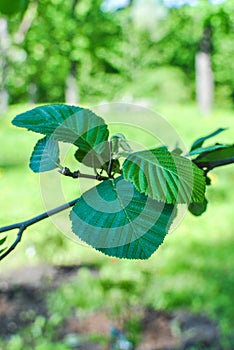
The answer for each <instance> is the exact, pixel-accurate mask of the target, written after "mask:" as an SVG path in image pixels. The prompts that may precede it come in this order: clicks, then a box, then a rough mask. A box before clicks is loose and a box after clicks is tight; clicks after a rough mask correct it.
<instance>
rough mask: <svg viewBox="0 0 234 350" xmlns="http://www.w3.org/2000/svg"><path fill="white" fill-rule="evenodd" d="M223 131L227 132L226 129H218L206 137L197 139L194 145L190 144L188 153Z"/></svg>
mask: <svg viewBox="0 0 234 350" xmlns="http://www.w3.org/2000/svg"><path fill="white" fill-rule="evenodd" d="M225 130H227V128H219V129H217V130H216V131H214V132H212V133H211V134H209V135H207V136H203V137H200V138H199V139H197V140H196V141H194V143H193V144H192V147H191V150H190V152H191V151H193V150H194V149H196V148H200V147H201V146H202V145H203V143H204V141H206V140H208V139H210V138H211V137H214V136H216V135H218V134H220V133H221V132H223V131H225Z"/></svg>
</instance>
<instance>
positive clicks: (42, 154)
mask: <svg viewBox="0 0 234 350" xmlns="http://www.w3.org/2000/svg"><path fill="white" fill-rule="evenodd" d="M29 166H30V168H31V169H32V170H33V171H34V172H35V173H40V172H43V171H48V170H52V169H55V168H57V167H58V166H59V146H58V141H55V140H53V139H52V138H50V137H49V138H48V137H44V138H43V139H41V140H39V141H38V142H37V143H36V145H35V147H34V150H33V152H32V155H31V158H30V164H29Z"/></svg>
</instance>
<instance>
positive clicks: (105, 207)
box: [0, 104, 234, 259]
mask: <svg viewBox="0 0 234 350" xmlns="http://www.w3.org/2000/svg"><path fill="white" fill-rule="evenodd" d="M12 123H13V124H14V125H16V126H18V127H23V128H26V129H28V130H31V131H34V132H37V133H40V134H43V135H44V136H43V138H42V139H40V140H39V141H38V142H37V143H36V145H35V147H34V150H33V152H32V155H31V159H30V168H31V169H32V170H33V171H34V172H37V173H38V172H44V171H49V170H52V169H56V168H58V170H59V172H61V173H62V174H64V175H67V176H71V177H75V178H76V177H77V178H78V177H81V176H83V177H88V178H93V179H96V180H99V181H101V183H100V184H98V185H96V186H94V187H93V188H91V189H90V190H89V191H87V192H85V193H83V194H82V196H81V197H80V198H79V199H78V200H77V201H76V204H75V206H74V207H73V209H72V210H71V213H70V220H71V222H72V230H73V232H74V233H75V234H76V235H77V236H78V237H79V238H80V239H81V240H83V241H85V242H86V243H88V244H89V245H91V246H92V247H94V248H95V249H97V250H99V251H101V252H103V253H105V254H107V255H110V256H116V257H118V258H128V259H147V258H149V256H151V254H152V253H153V252H154V251H155V250H156V249H157V248H158V247H159V245H160V244H161V243H162V242H163V240H164V237H165V235H166V234H167V233H168V231H169V229H170V227H171V224H172V222H173V220H174V218H175V216H176V214H177V210H176V208H177V206H178V205H180V204H187V205H188V207H189V210H190V212H191V213H192V214H194V215H200V214H202V213H203V212H204V211H205V210H206V206H207V200H206V198H205V189H206V185H209V184H210V180H209V177H208V175H207V174H208V172H209V171H210V170H211V169H213V168H214V167H217V166H220V165H224V164H229V163H233V162H234V146H233V145H223V144H222V145H221V144H215V145H213V146H209V147H203V143H204V141H205V140H207V139H209V138H211V137H212V136H215V135H217V134H218V133H220V132H221V131H223V130H224V129H219V130H217V131H216V132H214V133H212V134H210V135H208V136H206V137H202V138H200V139H198V140H196V141H195V142H194V143H193V145H192V147H191V150H190V152H189V153H188V154H187V155H185V156H183V155H182V151H181V150H180V149H175V150H172V151H171V152H170V151H169V150H168V149H167V147H166V146H163V147H158V148H155V149H151V150H144V151H138V152H134V151H133V150H132V149H131V147H130V145H129V144H128V142H127V140H126V138H125V137H124V135H122V134H115V135H113V136H111V137H109V131H108V127H107V125H106V124H105V122H104V120H103V119H102V118H101V117H99V116H97V115H95V114H94V113H93V112H92V111H90V110H88V109H85V108H80V107H75V106H68V105H63V104H55V105H46V106H40V107H36V108H34V109H32V110H30V111H27V112H25V113H22V114H20V115H18V116H16V117H15V118H14V120H13V122H12ZM59 142H66V143H70V144H73V145H74V146H76V147H77V149H76V151H75V158H76V160H77V161H78V162H79V163H83V164H85V165H86V166H88V167H90V168H93V171H94V175H93V176H92V175H89V174H81V173H80V171H79V170H77V171H75V172H71V171H70V170H69V169H68V168H67V167H63V166H62V165H61V164H60V159H59ZM0 243H2V242H0Z"/></svg>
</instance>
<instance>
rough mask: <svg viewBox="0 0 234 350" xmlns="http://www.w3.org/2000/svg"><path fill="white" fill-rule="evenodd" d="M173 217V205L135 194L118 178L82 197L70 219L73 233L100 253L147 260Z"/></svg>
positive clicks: (121, 178)
mask: <svg viewBox="0 0 234 350" xmlns="http://www.w3.org/2000/svg"><path fill="white" fill-rule="evenodd" d="M173 218H174V205H170V204H164V203H161V202H157V201H155V200H153V199H151V198H148V197H146V196H144V195H143V194H141V193H139V192H138V191H137V190H136V189H135V187H134V186H133V185H132V184H131V183H130V182H127V181H125V180H123V177H122V176H119V177H118V178H116V179H111V180H106V181H104V182H102V183H101V184H99V185H98V186H96V187H94V188H92V189H91V190H89V191H87V192H86V193H84V194H83V195H82V197H81V198H80V199H79V200H78V202H77V203H76V205H75V206H74V207H73V209H72V211H71V214H70V219H71V221H72V230H73V232H74V233H75V234H76V235H77V236H78V237H80V239H82V240H83V241H84V242H86V243H88V244H89V245H91V246H92V247H94V248H95V249H97V250H100V251H101V252H103V253H105V254H107V255H110V256H116V257H118V258H127V259H148V258H149V257H150V255H151V254H152V253H153V252H154V251H155V250H156V249H157V248H158V247H159V245H160V244H161V243H162V242H163V240H164V237H165V235H166V234H167V232H168V230H169V228H170V226H171V223H172V221H173Z"/></svg>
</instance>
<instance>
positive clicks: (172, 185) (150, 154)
mask: <svg viewBox="0 0 234 350" xmlns="http://www.w3.org/2000/svg"><path fill="white" fill-rule="evenodd" d="M123 176H124V178H125V180H127V181H130V182H132V183H133V184H134V186H135V187H136V189H137V190H138V191H139V192H141V193H144V194H145V195H147V196H150V197H151V198H153V199H156V200H158V201H162V202H166V203H176V202H177V203H192V202H201V201H203V199H204V194H205V177H204V173H203V171H202V170H201V169H199V168H198V167H197V166H196V165H194V164H193V163H192V161H190V160H189V159H187V158H185V157H181V156H178V155H173V154H171V153H170V152H169V151H168V150H167V149H165V148H162V147H160V148H156V149H153V150H148V151H141V152H136V153H132V154H131V155H129V156H128V158H127V159H126V160H125V161H124V163H123Z"/></svg>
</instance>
